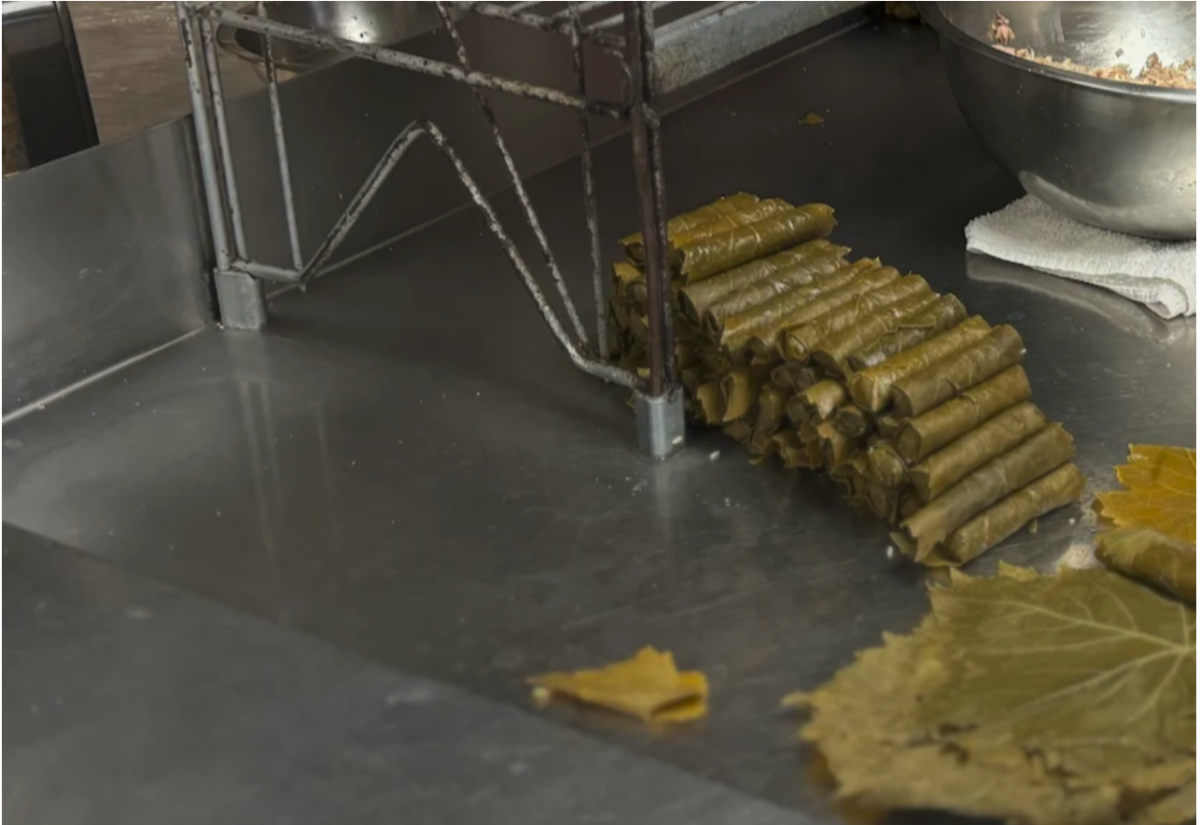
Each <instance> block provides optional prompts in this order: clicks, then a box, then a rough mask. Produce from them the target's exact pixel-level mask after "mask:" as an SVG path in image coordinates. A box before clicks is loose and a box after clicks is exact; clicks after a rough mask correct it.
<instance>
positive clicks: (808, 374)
mask: <svg viewBox="0 0 1200 825" xmlns="http://www.w3.org/2000/svg"><path fill="white" fill-rule="evenodd" d="M820 380H821V375H820V374H819V373H818V372H817V370H815V369H813V368H812V367H806V366H804V365H802V364H786V363H785V364H778V365H776V366H775V367H774V368H772V370H771V383H772V384H774V385H775V386H777V387H779V388H780V389H781V390H788V391H790V392H799V391H802V390H806V389H808V388H809V387H811V386H812V385H813V384H815V383H817V382H818V381H820Z"/></svg>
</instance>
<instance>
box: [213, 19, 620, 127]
mask: <svg viewBox="0 0 1200 825" xmlns="http://www.w3.org/2000/svg"><path fill="white" fill-rule="evenodd" d="M198 11H199V13H201V14H203V15H205V16H207V17H210V18H212V19H214V20H218V21H220V22H222V23H225V24H226V25H229V26H232V27H233V28H236V29H244V30H246V31H251V32H256V33H258V34H264V35H270V36H271V37H278V38H282V39H283V40H292V41H295V42H297V43H305V44H308V45H310V46H319V47H322V48H326V49H332V50H334V51H336V52H340V53H342V54H349V55H352V56H354V57H362V58H366V59H367V60H373V61H375V62H377V63H383V64H385V65H388V66H396V67H398V68H401V69H409V70H410V71H414V72H418V73H420V74H426V75H431V76H433V77H441V78H447V79H449V80H456V81H458V82H459V83H465V84H466V85H468V86H473V87H476V88H480V89H493V90H495V91H500V92H506V93H508V94H512V95H516V96H517V97H526V98H530V99H533V100H540V101H542V102H544V103H553V104H556V105H558V106H565V107H567V108H569V109H580V110H583V111H587V112H591V113H593V114H597V115H603V116H604V117H611V118H615V119H621V118H623V117H625V115H626V107H625V105H624V104H620V103H612V102H608V101H599V100H585V99H584V98H581V97H579V96H578V95H574V94H570V93H567V92H560V91H558V90H557V89H550V88H547V87H545V86H535V85H533V84H530V83H524V82H522V81H519V80H511V79H509V78H506V77H500V76H498V75H494V74H488V73H487V72H466V71H463V70H462V69H460V68H458V67H457V66H454V65H452V64H450V63H444V62H442V61H440V60H431V59H429V58H427V57H418V56H417V55H412V54H408V53H407V52H401V51H397V50H395V49H389V48H385V47H383V46H374V45H369V44H363V43H355V42H353V41H351V40H345V39H343V38H340V37H334V36H333V35H328V34H321V33H319V32H314V31H309V30H308V29H302V28H300V27H299V26H292V25H289V24H287V23H281V22H279V21H277V20H269V19H268V20H264V19H261V18H258V17H251V16H250V15H246V14H240V13H238V12H233V11H229V10H227V9H222V8H219V7H216V6H207V7H204V8H203V9H201V10H198ZM529 16H530V17H532V18H533V19H534V20H539V21H540V20H544V19H545V18H542V17H538V16H537V15H529ZM522 17H524V15H522ZM522 22H524V21H522ZM567 25H569V24H567Z"/></svg>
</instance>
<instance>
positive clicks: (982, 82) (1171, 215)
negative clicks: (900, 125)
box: [921, 2, 1196, 239]
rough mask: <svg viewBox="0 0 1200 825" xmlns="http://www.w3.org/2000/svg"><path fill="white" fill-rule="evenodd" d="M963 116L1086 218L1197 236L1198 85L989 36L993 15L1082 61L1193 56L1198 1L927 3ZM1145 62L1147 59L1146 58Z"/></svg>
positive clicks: (1030, 181) (1003, 156)
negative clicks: (1098, 75) (1102, 75)
mask: <svg viewBox="0 0 1200 825" xmlns="http://www.w3.org/2000/svg"><path fill="white" fill-rule="evenodd" d="M921 6H922V12H923V14H924V16H925V18H926V19H927V20H929V21H930V22H931V23H932V24H933V26H934V28H936V29H937V30H938V32H939V33H940V35H941V40H942V53H943V56H944V57H945V63H946V71H947V73H948V75H949V79H950V85H951V87H952V88H953V89H954V94H955V97H956V98H957V100H958V105H959V108H960V109H961V110H962V113H963V116H964V117H965V118H966V120H967V122H968V123H969V124H970V125H971V128H972V129H974V130H975V132H976V134H977V135H978V136H979V137H980V139H981V140H982V141H983V143H984V144H985V145H986V146H987V148H988V149H989V150H990V151H991V152H992V154H993V155H995V156H996V158H997V160H999V162H1000V163H1001V164H1003V165H1004V166H1005V167H1006V168H1007V169H1008V170H1009V171H1010V172H1012V173H1013V174H1014V175H1016V176H1017V177H1018V179H1019V180H1020V181H1021V183H1022V185H1023V186H1025V188H1026V190H1027V191H1029V192H1031V193H1032V194H1034V195H1037V196H1038V197H1040V198H1042V199H1043V200H1044V201H1046V202H1047V203H1049V204H1051V205H1053V206H1055V207H1057V208H1058V209H1061V210H1062V211H1063V212H1065V213H1067V214H1068V215H1071V216H1072V217H1075V218H1077V219H1079V220H1081V221H1084V222H1086V223H1090V224H1093V225H1096V226H1102V227H1104V228H1106V229H1112V230H1116V231H1118V232H1127V233H1130V234H1134V235H1143V236H1146V237H1152V238H1168V239H1178V238H1194V237H1196V93H1195V91H1192V90H1181V89H1160V88H1155V87H1151V86H1141V85H1134V84H1129V83H1119V82H1116V81H1109V80H1098V79H1095V78H1092V77H1090V76H1087V75H1081V74H1077V73H1074V72H1068V71H1064V70H1061V69H1055V68H1051V67H1046V66H1041V65H1039V64H1036V63H1033V62H1031V61H1028V60H1022V59H1020V58H1017V57H1013V56H1011V55H1008V54H1005V53H1003V52H1000V51H998V50H996V49H994V48H992V47H991V46H990V45H989V44H988V42H987V37H988V35H987V32H988V26H989V25H990V24H991V22H992V21H993V20H994V19H995V15H996V14H997V13H1002V14H1004V15H1005V16H1006V17H1008V18H1009V19H1010V20H1011V22H1012V27H1013V29H1014V31H1015V32H1016V34H1017V40H1016V41H1015V43H1014V45H1018V46H1022V47H1023V46H1031V47H1033V48H1034V50H1035V51H1036V52H1037V53H1038V54H1045V55H1048V56H1052V57H1070V58H1072V59H1075V60H1079V61H1082V62H1084V63H1085V64H1086V65H1094V66H1101V65H1112V64H1114V63H1118V62H1125V63H1128V64H1130V65H1131V66H1135V67H1137V66H1140V65H1142V63H1144V62H1145V58H1146V56H1147V55H1148V54H1149V53H1150V52H1151V51H1157V52H1158V54H1159V56H1160V57H1161V58H1162V59H1163V61H1164V62H1179V61H1182V60H1184V59H1186V58H1188V57H1194V56H1195V55H1196V41H1195V30H1196V4H1195V3H1192V2H1144V3H1117V2H1086V3H1085V2H1079V3H1051V2H1038V3H1000V4H995V3H922V4H921ZM1139 60H1140V61H1141V62H1139Z"/></svg>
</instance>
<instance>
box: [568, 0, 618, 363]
mask: <svg viewBox="0 0 1200 825" xmlns="http://www.w3.org/2000/svg"><path fill="white" fill-rule="evenodd" d="M577 5H578V4H576V3H568V4H567V13H568V15H569V17H570V20H571V52H572V53H573V55H574V62H575V91H576V93H577V94H578V95H579V96H580V97H583V98H586V97H587V71H586V69H585V66H584V53H583V35H582V32H583V21H582V20H580V17H579V12H578V10H577V8H576V7H577ZM579 141H580V148H581V150H582V151H581V153H580V160H581V162H582V165H583V210H584V214H585V216H586V220H587V228H588V241H589V243H590V245H591V253H592V300H593V301H594V302H595V305H596V352H597V354H598V355H599V356H600V357H601V358H604V359H607V358H608V357H609V354H610V351H611V350H610V347H609V343H608V302H607V301H606V300H605V287H604V272H603V270H602V269H601V267H600V257H601V256H600V217H599V207H598V206H597V204H596V175H595V172H594V171H593V162H592V128H591V124H590V123H589V122H588V113H587V112H580V113H579Z"/></svg>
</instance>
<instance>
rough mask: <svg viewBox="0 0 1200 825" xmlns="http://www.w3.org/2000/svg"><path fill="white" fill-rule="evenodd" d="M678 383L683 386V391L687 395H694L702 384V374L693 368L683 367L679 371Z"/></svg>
mask: <svg viewBox="0 0 1200 825" xmlns="http://www.w3.org/2000/svg"><path fill="white" fill-rule="evenodd" d="M679 383H681V384H683V389H684V390H685V391H686V392H687V394H688V395H695V394H696V390H698V389H699V388H700V385H701V384H702V383H704V381H703V374H702V373H701V371H700V370H698V369H696V368H695V367H684V368H683V369H681V370H680V371H679Z"/></svg>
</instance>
